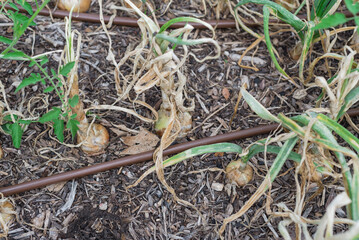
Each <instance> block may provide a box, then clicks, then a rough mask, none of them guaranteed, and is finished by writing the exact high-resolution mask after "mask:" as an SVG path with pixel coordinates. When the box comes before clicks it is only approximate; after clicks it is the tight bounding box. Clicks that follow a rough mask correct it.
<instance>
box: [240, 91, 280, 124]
mask: <svg viewBox="0 0 359 240" xmlns="http://www.w3.org/2000/svg"><path fill="white" fill-rule="evenodd" d="M241 93H242V96H243V98H244V100H245V101H246V102H247V103H248V105H249V106H250V107H251V109H252V111H254V112H255V113H257V114H258V116H260V117H261V118H263V119H266V120H269V121H274V122H279V119H278V118H276V117H275V116H274V115H273V114H271V113H270V112H269V111H268V110H267V109H266V108H265V107H263V105H262V104H260V103H259V102H258V101H257V100H256V99H255V98H254V97H253V96H252V95H250V94H249V93H248V92H247V91H246V90H245V89H244V88H241Z"/></svg>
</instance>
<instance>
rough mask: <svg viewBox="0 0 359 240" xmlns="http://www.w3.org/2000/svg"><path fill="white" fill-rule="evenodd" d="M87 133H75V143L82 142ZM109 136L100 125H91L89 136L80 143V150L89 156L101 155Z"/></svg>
mask: <svg viewBox="0 0 359 240" xmlns="http://www.w3.org/2000/svg"><path fill="white" fill-rule="evenodd" d="M86 134H87V131H78V132H77V143H78V144H79V143H80V142H82V141H84V140H85V138H86ZM109 141H110V136H109V134H108V131H107V129H106V128H105V127H104V126H102V125H101V124H96V123H95V124H93V125H92V126H91V129H90V130H89V135H88V136H87V139H86V141H85V142H83V143H82V145H81V149H82V150H83V151H84V152H85V153H86V154H89V155H96V154H100V153H102V152H103V151H104V150H105V148H106V147H107V146H108V144H109Z"/></svg>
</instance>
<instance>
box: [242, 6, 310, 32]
mask: <svg viewBox="0 0 359 240" xmlns="http://www.w3.org/2000/svg"><path fill="white" fill-rule="evenodd" d="M247 3H255V4H263V5H268V6H269V7H270V8H272V10H274V13H275V14H276V15H277V17H278V18H279V19H281V20H283V21H285V22H286V23H288V24H289V25H291V26H292V27H293V28H294V29H295V30H296V31H297V32H298V33H299V32H301V31H305V30H306V24H305V22H303V21H302V20H300V19H299V18H298V17H297V16H295V15H294V14H293V13H291V12H289V11H288V10H287V9H285V8H284V7H282V6H281V5H279V4H276V3H275V2H273V1H270V0H242V1H240V2H239V3H238V4H237V5H236V6H235V9H236V8H238V7H239V6H241V5H244V4H247Z"/></svg>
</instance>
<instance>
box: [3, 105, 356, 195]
mask: <svg viewBox="0 0 359 240" xmlns="http://www.w3.org/2000/svg"><path fill="white" fill-rule="evenodd" d="M347 113H348V114H349V116H351V117H354V116H358V115H359V108H355V109H351V110H349V111H348V112H347ZM278 127H279V125H278V124H270V125H266V126H259V127H254V128H249V129H245V130H239V131H235V132H231V133H226V134H221V135H217V136H213V137H207V138H202V139H198V140H195V141H190V142H185V143H181V144H177V145H174V146H171V147H169V148H167V149H165V150H164V151H163V155H164V156H167V155H172V154H176V153H179V152H182V151H185V150H187V149H189V148H193V147H198V146H202V145H207V144H214V143H220V142H230V141H233V140H237V139H242V138H247V137H253V136H257V135H263V134H267V133H269V132H271V131H274V130H275V129H276V128H278ZM153 152H154V151H147V152H144V153H139V154H136V155H132V156H126V157H123V158H119V159H116V160H112V161H108V162H104V163H98V164H95V165H92V166H88V167H84V168H79V169H76V170H72V171H68V172H63V173H59V174H54V175H52V176H48V177H44V178H39V179H36V180H31V181H28V182H24V183H20V184H16V185H12V186H8V187H3V188H0V193H2V194H3V195H4V196H9V195H13V194H17V193H22V192H25V191H29V190H32V189H36V188H41V187H45V186H48V185H51V184H54V183H59V182H62V181H68V180H72V179H75V178H81V177H84V176H87V175H91V174H96V173H99V172H103V171H107V170H110V169H114V168H119V167H122V166H127V165H132V164H136V163H140V162H145V161H148V160H151V159H152V155H153Z"/></svg>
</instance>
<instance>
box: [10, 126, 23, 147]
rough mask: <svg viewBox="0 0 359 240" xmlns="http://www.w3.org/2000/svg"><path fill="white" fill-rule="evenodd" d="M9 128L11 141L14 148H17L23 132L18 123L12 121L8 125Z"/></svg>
mask: <svg viewBox="0 0 359 240" xmlns="http://www.w3.org/2000/svg"><path fill="white" fill-rule="evenodd" d="M9 128H10V130H11V133H10V134H11V138H12V143H13V144H14V147H15V148H19V147H20V145H21V137H22V134H23V131H22V129H21V126H20V125H19V123H17V122H16V123H13V124H11V125H10V126H9Z"/></svg>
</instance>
